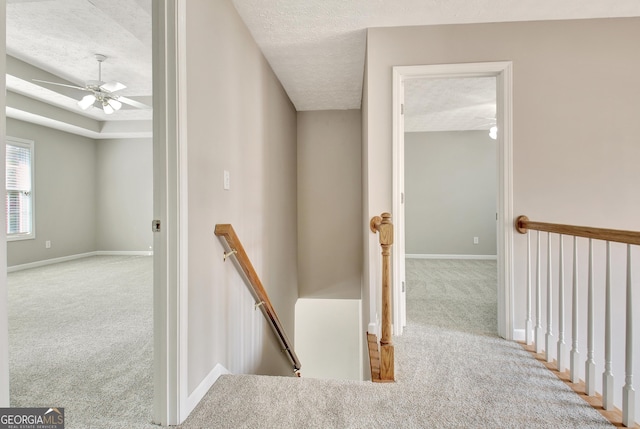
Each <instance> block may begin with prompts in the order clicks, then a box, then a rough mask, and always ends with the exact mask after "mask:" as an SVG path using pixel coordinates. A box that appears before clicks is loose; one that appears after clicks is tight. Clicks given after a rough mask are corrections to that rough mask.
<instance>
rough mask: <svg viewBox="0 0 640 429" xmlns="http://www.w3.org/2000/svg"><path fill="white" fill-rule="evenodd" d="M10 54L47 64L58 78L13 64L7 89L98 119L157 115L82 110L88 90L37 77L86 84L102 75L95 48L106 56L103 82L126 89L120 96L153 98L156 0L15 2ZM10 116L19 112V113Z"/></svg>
mask: <svg viewBox="0 0 640 429" xmlns="http://www.w3.org/2000/svg"><path fill="white" fill-rule="evenodd" d="M6 32H7V54H8V55H10V56H12V57H14V58H17V59H19V60H21V61H22V62H24V63H26V64H29V65H32V66H34V67H36V68H37V69H40V70H44V71H45V72H48V73H49V74H50V77H51V78H45V79H43V78H42V77H40V76H34V74H33V73H37V71H36V72H34V70H37V69H33V68H32V69H29V72H30V74H29V73H25V74H22V73H21V72H22V71H23V69H24V67H16V68H15V70H16V72H15V73H13V75H12V74H11V72H12V71H11V70H9V67H8V76H7V88H8V89H9V90H10V91H12V92H15V93H18V94H21V95H25V96H27V97H29V98H32V99H36V100H41V101H45V102H46V103H49V104H52V105H54V106H56V107H60V108H62V109H65V110H70V111H73V112H74V113H76V114H79V115H82V116H86V117H89V118H92V119H96V120H99V121H106V120H111V121H114V120H116V121H121V120H130V121H136V120H141V119H142V120H150V119H151V117H152V112H151V110H149V109H145V110H138V109H129V108H128V106H125V107H123V109H122V110H120V111H118V112H116V113H114V114H112V115H106V114H104V112H103V111H102V109H99V108H95V107H93V108H90V109H89V110H87V111H82V110H81V109H79V107H78V106H77V105H76V101H77V100H79V99H80V98H82V96H84V95H86V94H87V93H86V92H83V91H80V90H74V89H65V88H62V87H57V86H52V85H47V84H42V83H38V82H34V81H33V79H34V78H40V79H43V80H51V81H56V82H59V83H66V84H72V85H78V86H84V85H85V82H86V81H88V80H98V63H97V61H96V59H95V54H103V55H106V56H107V59H106V61H105V62H104V63H103V64H102V80H103V81H118V82H121V83H123V84H125V85H126V86H127V88H125V89H123V90H121V91H118V92H117V94H119V95H123V96H127V97H129V98H133V99H137V100H139V101H142V102H143V103H147V104H149V103H150V102H151V100H150V97H151V93H152V80H151V75H152V72H151V70H152V66H151V0H26V1H25V0H8V1H7V23H6ZM10 116H14V114H13V113H12V114H11V115H10Z"/></svg>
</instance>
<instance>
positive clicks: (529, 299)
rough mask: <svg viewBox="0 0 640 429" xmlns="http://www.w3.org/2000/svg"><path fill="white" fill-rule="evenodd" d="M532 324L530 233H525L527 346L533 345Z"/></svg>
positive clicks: (525, 326) (525, 327)
mask: <svg viewBox="0 0 640 429" xmlns="http://www.w3.org/2000/svg"><path fill="white" fill-rule="evenodd" d="M532 326H533V322H532V321H531V231H530V230H529V231H527V320H525V325H524V329H525V341H526V343H527V345H528V346H530V345H531V344H532V343H533V338H531V336H532V335H533V329H532Z"/></svg>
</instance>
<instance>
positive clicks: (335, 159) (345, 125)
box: [297, 110, 362, 299]
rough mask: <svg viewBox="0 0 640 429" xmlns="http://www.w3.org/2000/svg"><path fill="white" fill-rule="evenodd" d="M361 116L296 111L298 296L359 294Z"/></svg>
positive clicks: (348, 296) (345, 112)
mask: <svg viewBox="0 0 640 429" xmlns="http://www.w3.org/2000/svg"><path fill="white" fill-rule="evenodd" d="M360 118H361V112H360V110H333V111H311V112H298V134H297V139H298V246H299V251H298V269H299V277H300V279H299V286H298V288H299V293H300V297H304V298H341V299H354V298H355V299H360V292H361V291H360V289H361V284H362V275H361V271H362V270H361V267H362V247H361V243H362V229H361V219H362V212H361V208H360V201H361V200H362V168H361V162H362V159H361V151H362V149H361V145H362V135H361V133H362V125H361V122H360Z"/></svg>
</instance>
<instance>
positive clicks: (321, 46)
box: [232, 0, 640, 110]
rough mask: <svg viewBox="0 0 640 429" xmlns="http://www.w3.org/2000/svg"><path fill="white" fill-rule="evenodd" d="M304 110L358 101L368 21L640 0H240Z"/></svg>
mask: <svg viewBox="0 0 640 429" xmlns="http://www.w3.org/2000/svg"><path fill="white" fill-rule="evenodd" d="M232 1H233V4H234V5H235V7H236V9H237V10H238V12H239V13H240V15H241V16H242V18H243V20H244V22H245V23H246V24H247V27H249V30H250V31H251V33H252V35H253V37H254V38H255V40H256V41H257V43H258V45H259V46H260V48H261V49H262V51H263V52H264V55H265V56H266V58H267V60H268V61H269V63H270V64H271V67H272V68H273V70H274V71H275V73H276V75H278V77H279V79H280V81H281V82H282V84H283V86H284V88H285V90H286V91H287V93H288V94H289V97H290V98H291V100H292V101H293V103H294V105H295V106H296V108H297V109H298V110H323V109H358V108H360V103H361V98H362V78H363V69H364V54H365V38H366V33H365V29H366V28H369V27H390V26H408V25H436V24H457V23H476V22H506V21H534V20H555V19H581V18H599V17H627V16H640V0H615V1H612V0H562V1H558V0H316V1H311V0H232Z"/></svg>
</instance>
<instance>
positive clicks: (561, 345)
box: [557, 234, 567, 372]
mask: <svg viewBox="0 0 640 429" xmlns="http://www.w3.org/2000/svg"><path fill="white" fill-rule="evenodd" d="M559 259H560V260H559V262H558V277H559V278H558V355H557V359H558V371H559V372H563V371H564V370H565V368H566V367H567V364H566V362H565V359H566V356H567V344H566V343H565V341H564V243H563V236H562V234H560V258H559Z"/></svg>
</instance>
